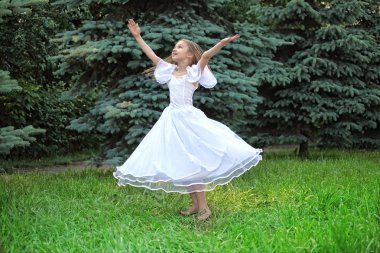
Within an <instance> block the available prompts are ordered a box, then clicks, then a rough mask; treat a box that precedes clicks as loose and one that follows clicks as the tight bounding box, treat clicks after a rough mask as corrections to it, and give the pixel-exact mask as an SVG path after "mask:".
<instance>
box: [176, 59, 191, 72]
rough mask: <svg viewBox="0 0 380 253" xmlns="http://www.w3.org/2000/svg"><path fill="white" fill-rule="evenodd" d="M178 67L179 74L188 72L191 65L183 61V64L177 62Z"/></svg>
mask: <svg viewBox="0 0 380 253" xmlns="http://www.w3.org/2000/svg"><path fill="white" fill-rule="evenodd" d="M176 65H177V68H176V70H177V71H178V72H182V71H186V68H187V67H188V66H189V63H188V62H187V61H186V62H184V61H183V62H177V63H176Z"/></svg>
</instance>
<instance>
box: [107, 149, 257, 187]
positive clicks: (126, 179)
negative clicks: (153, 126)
mask: <svg viewBox="0 0 380 253" xmlns="http://www.w3.org/2000/svg"><path fill="white" fill-rule="evenodd" d="M257 151H259V153H258V154H257V155H256V156H254V157H252V158H251V159H249V160H248V161H247V162H245V163H244V164H243V165H241V166H239V167H238V168H237V169H235V170H233V171H230V173H229V174H228V175H222V176H219V177H216V178H213V179H212V180H211V181H209V182H205V181H203V182H192V183H189V184H179V183H175V182H174V181H175V180H152V181H150V180H138V179H137V178H134V179H131V178H130V176H128V175H123V174H122V173H121V172H120V171H118V170H117V171H115V172H114V173H113V176H114V177H115V178H116V179H118V180H119V182H118V185H119V186H126V185H131V186H134V187H142V188H146V189H149V190H163V191H165V192H167V193H171V192H176V193H181V194H188V193H192V192H205V191H212V190H214V189H215V187H216V186H218V185H225V184H228V183H229V182H230V181H231V180H233V179H234V178H236V177H239V176H240V175H242V174H243V173H244V172H246V171H248V170H250V169H251V168H252V167H254V166H256V165H257V164H258V163H259V162H260V161H261V160H262V157H261V155H260V152H262V150H260V149H258V150H257ZM132 177H133V176H132Z"/></svg>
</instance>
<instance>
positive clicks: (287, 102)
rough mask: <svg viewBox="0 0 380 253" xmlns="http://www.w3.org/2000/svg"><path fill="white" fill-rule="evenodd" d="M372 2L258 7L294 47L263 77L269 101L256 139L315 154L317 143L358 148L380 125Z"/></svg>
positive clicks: (279, 54) (299, 2)
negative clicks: (311, 148)
mask: <svg viewBox="0 0 380 253" xmlns="http://www.w3.org/2000/svg"><path fill="white" fill-rule="evenodd" d="M370 3H371V1H348V2H347V1H330V2H322V3H320V2H318V1H302V0H297V1H296V0H292V1H282V2H281V3H277V4H273V5H265V4H261V5H257V6H255V7H253V8H252V10H251V14H252V15H254V16H255V17H256V18H258V19H259V20H260V22H262V23H263V24H265V25H267V26H269V27H270V28H271V30H272V31H273V32H276V33H278V35H280V36H281V37H282V38H284V39H286V40H288V41H289V42H292V43H293V45H286V46H283V47H281V48H279V50H277V51H276V54H275V57H274V59H276V60H278V62H279V63H281V64H279V65H277V66H276V67H275V68H267V69H259V70H258V71H257V72H256V73H255V77H256V78H257V79H258V80H259V81H260V83H261V86H260V90H259V94H261V95H262V96H264V97H265V102H264V103H263V104H262V105H261V106H260V107H259V108H258V112H259V115H260V117H259V118H258V119H257V120H256V121H255V122H254V125H255V126H256V128H255V129H256V130H257V131H258V132H260V134H259V135H258V136H256V137H254V138H253V140H257V141H261V142H262V143H263V144H272V143H299V144H300V154H301V155H305V156H307V147H308V143H310V142H316V143H320V144H322V145H326V144H327V145H330V146H340V147H341V146H346V147H350V146H352V145H353V144H354V137H353V135H354V134H355V133H359V132H360V133H364V132H365V131H366V130H369V129H374V128H376V127H377V126H378V124H379V123H380V122H379V113H380V112H379V110H377V111H376V110H373V109H372V108H374V106H375V108H378V106H379V103H380V93H379V92H380V87H379V83H378V80H379V76H378V75H379V73H380V72H379V67H378V52H379V44H378V40H376V38H375V36H374V35H373V34H371V33H367V31H366V29H367V30H368V29H372V30H376V25H375V24H373V23H371V22H372V21H370V22H369V23H368V22H367V21H369V20H370V19H371V15H374V13H376V8H375V7H374V6H373V5H372V6H371V5H370ZM369 11H372V12H373V13H372V14H371V13H369ZM364 23H367V25H368V26H367V28H366V29H363V27H362V26H363V24H364ZM377 27H378V26H377ZM369 76H371V78H368V77H369Z"/></svg>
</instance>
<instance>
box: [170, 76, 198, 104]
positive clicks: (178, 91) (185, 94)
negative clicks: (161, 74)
mask: <svg viewBox="0 0 380 253" xmlns="http://www.w3.org/2000/svg"><path fill="white" fill-rule="evenodd" d="M168 86H169V91H170V104H171V105H173V106H175V107H180V106H185V105H193V94H194V91H195V90H196V87H195V86H196V84H192V83H190V82H189V81H187V80H186V76H185V75H183V76H180V77H175V76H174V75H172V77H171V79H170V81H169V83H168Z"/></svg>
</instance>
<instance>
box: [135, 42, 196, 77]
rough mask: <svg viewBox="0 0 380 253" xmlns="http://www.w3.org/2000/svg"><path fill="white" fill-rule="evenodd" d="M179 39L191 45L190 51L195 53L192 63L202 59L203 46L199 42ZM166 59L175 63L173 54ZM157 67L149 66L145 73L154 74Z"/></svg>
mask: <svg viewBox="0 0 380 253" xmlns="http://www.w3.org/2000/svg"><path fill="white" fill-rule="evenodd" d="M179 41H184V42H186V44H187V46H188V47H189V51H190V53H192V54H193V56H194V57H193V61H192V62H191V65H193V64H197V63H198V61H199V60H200V59H201V56H202V53H203V51H202V48H201V47H200V46H199V45H198V44H197V43H195V42H193V41H191V40H187V39H181V40H179ZM179 41H178V42H179ZM164 61H166V62H168V63H174V61H173V59H172V55H171V54H170V56H168V57H166V58H165V59H164ZM155 69H156V66H153V67H151V68H148V69H146V70H144V71H143V74H145V75H147V76H153V73H154V70H155Z"/></svg>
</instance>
